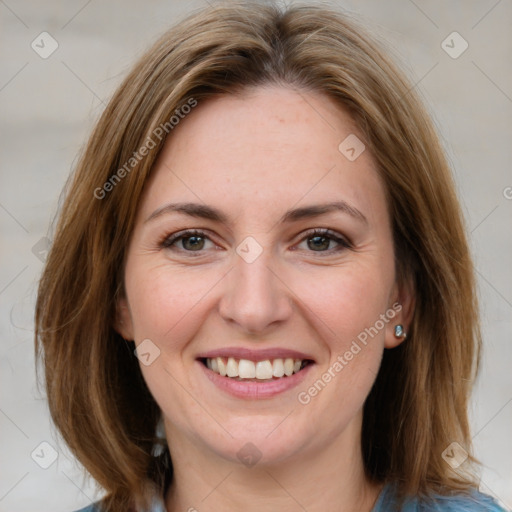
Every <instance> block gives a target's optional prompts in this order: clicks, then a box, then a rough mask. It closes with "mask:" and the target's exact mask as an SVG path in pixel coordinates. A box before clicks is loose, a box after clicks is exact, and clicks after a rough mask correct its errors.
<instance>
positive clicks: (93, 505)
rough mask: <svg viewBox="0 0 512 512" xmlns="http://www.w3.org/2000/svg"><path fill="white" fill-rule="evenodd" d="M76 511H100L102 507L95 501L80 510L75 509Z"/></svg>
mask: <svg viewBox="0 0 512 512" xmlns="http://www.w3.org/2000/svg"><path fill="white" fill-rule="evenodd" d="M75 512H100V509H99V508H98V507H97V506H96V504H94V503H93V504H92V505H89V506H88V507H84V508H81V509H80V510H75Z"/></svg>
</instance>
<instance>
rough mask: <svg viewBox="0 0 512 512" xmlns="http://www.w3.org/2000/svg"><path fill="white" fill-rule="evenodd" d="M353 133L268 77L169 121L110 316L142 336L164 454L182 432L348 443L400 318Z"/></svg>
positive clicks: (389, 256) (283, 450)
mask: <svg viewBox="0 0 512 512" xmlns="http://www.w3.org/2000/svg"><path fill="white" fill-rule="evenodd" d="M358 133H359V131H358V129H357V127H356V126H355V124H354V122H353V121H352V120H351V118H350V116H349V115H348V114H347V113H346V112H344V111H343V110H341V109H340V108H339V107H337V106H336V105H335V104H334V103H333V102H332V101H331V100H330V99H329V98H327V97H326V96H323V95H320V94H313V93H306V92H300V94H299V93H297V92H294V91H292V90H291V89H288V88H279V87H265V88H261V87H260V88H256V89H253V90H251V91H249V92H246V93H245V94H244V96H243V97H240V96H239V97H236V96H222V97H218V98H216V99H210V100H208V101H205V102H203V103H201V102H200V103H199V104H198V106H197V107H196V108H195V109H194V110H193V111H192V112H191V113H190V114H189V115H188V116H187V117H186V118H185V119H183V120H181V121H180V124H179V125H178V126H177V127H175V128H174V131H173V132H172V134H171V135H172V136H171V137H169V139H168V140H167V142H166V144H165V147H164V149H163V152H162V153H161V155H160V156H159V159H158V161H157V163H156V165H155V168H154V171H153V174H152V176H151V179H150V180H149V182H148V183H147V188H146V190H145V193H144V196H143V198H142V201H141V204H140V208H139V211H138V216H137V219H136V225H135V228H134V231H133V234H132V238H131V241H130V245H129V248H128V253H127V258H126V266H125V289H126V299H123V300H122V301H120V303H119V309H118V311H119V315H118V320H117V324H116V325H117V329H118V330H119V331H120V332H121V334H122V335H123V336H124V337H125V338H126V339H133V340H135V342H136V344H137V345H138V346H139V345H140V346H139V348H138V352H139V359H140V361H141V362H140V367H141V370H142V373H143V375H144V378H145V380H146V382H147V384H148V387H149V389H150V391H151V393H152V394H153V396H154V398H155V400H156V401H157V403H158V404H159V406H160V408H161V410H162V411H163V414H164V419H165V426H166V432H167V435H168V437H169V439H170V441H169V442H170V446H171V452H172V439H181V440H186V441H188V442H190V443H193V445H194V446H196V447H197V448H198V449H200V450H201V451H202V453H210V454H212V455H213V454H217V455H219V456H221V457H223V458H225V459H231V460H235V461H238V460H241V461H242V462H247V461H248V460H249V459H251V460H254V461H255V460H257V459H260V458H261V459H260V463H264V462H267V463H274V462H278V461H282V460H285V459H287V460H293V457H294V456H304V455H306V454H308V453H311V454H314V453H315V451H318V450H320V449H322V447H324V448H325V447H327V446H333V443H337V442H339V443H342V444H343V443H345V442H346V443H349V445H350V444H352V445H353V444H354V443H355V442H356V440H357V439H358V437H357V436H359V435H360V426H361V423H360V422H361V417H362V412H361V410H362V406H363V403H364V401H365V399H366V397H367V395H368V393H369V391H370V389H371V386H372V384H373V382H374V380H375V377H376V375H377V372H378V369H379V365H380V362H381V357H382V353H383V349H384V348H385V347H388V348H390V347H393V346H395V345H396V344H398V343H399V342H400V340H398V339H397V338H396V337H395V336H394V332H393V329H394V326H395V325H396V324H399V323H405V322H404V313H405V308H404V309H403V310H402V311H400V308H401V307H400V306H399V305H397V303H398V302H402V303H403V301H401V300H402V299H403V298H404V297H403V296H401V295H400V290H399V289H398V288H397V286H396V284H395V269H394V254H393V240H392V233H391V227H390V219H389V214H388V211H387V206H386V201H385V190H384V187H383V184H382V182H381V180H380V178H379V177H378V174H377V171H376V166H375V163H374V161H373V159H372V157H371V155H370V152H369V151H368V150H364V147H363V146H362V145H361V144H362V143H361V142H360V140H358V139H357V138H356V137H357V135H358ZM347 137H348V139H347ZM359 138H362V137H361V136H359ZM340 144H341V145H340ZM361 151H362V152H361ZM173 205H174V206H173ZM186 230H193V232H192V233H188V234H186V233H184V232H185V231H186ZM315 230H317V232H315ZM212 360H214V361H215V362H212ZM290 360H291V361H290ZM212 366H213V367H212ZM301 366H303V368H302V369H299V368H300V367H301ZM226 372H227V373H228V375H226V374H225V373H226ZM283 372H285V373H284V375H283ZM291 372H296V373H293V374H292V375H288V374H289V373H291ZM222 374H224V375H222ZM229 375H231V376H229ZM343 440H345V441H343ZM248 443H251V444H248Z"/></svg>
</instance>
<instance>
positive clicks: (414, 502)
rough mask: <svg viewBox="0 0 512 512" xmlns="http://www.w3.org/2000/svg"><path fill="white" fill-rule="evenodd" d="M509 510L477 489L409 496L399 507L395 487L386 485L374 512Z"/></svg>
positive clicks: (492, 511)
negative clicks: (449, 493)
mask: <svg viewBox="0 0 512 512" xmlns="http://www.w3.org/2000/svg"><path fill="white" fill-rule="evenodd" d="M389 510H400V512H507V511H506V510H505V509H504V508H502V507H501V506H500V505H499V504H498V503H497V502H496V501H495V500H494V499H493V498H491V497H490V496H488V495H487V494H483V493H481V492H479V491H477V490H476V489H474V490H472V491H471V493H470V494H455V495H451V496H442V495H435V496H432V497H430V498H429V499H421V498H419V497H418V498H412V497H409V498H408V499H406V500H405V502H404V503H403V506H402V508H400V509H399V508H398V505H397V499H396V496H395V493H394V487H393V486H391V485H388V486H386V487H385V488H384V489H383V491H382V493H381V495H380V496H379V499H378V501H377V503H376V506H375V507H374V509H373V511H372V512H388V511H389Z"/></svg>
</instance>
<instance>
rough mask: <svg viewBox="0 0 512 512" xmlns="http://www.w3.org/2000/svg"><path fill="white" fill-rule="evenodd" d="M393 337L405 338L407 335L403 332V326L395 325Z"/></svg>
mask: <svg viewBox="0 0 512 512" xmlns="http://www.w3.org/2000/svg"><path fill="white" fill-rule="evenodd" d="M395 336H396V337H397V338H404V339H405V338H407V333H406V332H405V331H404V326H403V325H402V324H398V325H395Z"/></svg>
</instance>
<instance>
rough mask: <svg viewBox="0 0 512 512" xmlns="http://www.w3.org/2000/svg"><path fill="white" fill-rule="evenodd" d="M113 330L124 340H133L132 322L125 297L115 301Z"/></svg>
mask: <svg viewBox="0 0 512 512" xmlns="http://www.w3.org/2000/svg"><path fill="white" fill-rule="evenodd" d="M113 324H114V329H115V330H116V331H117V332H118V333H119V334H120V335H121V336H122V337H123V338H124V339H125V340H129V341H131V340H133V339H134V336H133V322H132V315H131V312H130V306H129V305H128V300H127V299H126V298H125V297H119V298H118V299H117V301H116V317H115V319H114V322H113Z"/></svg>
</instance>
